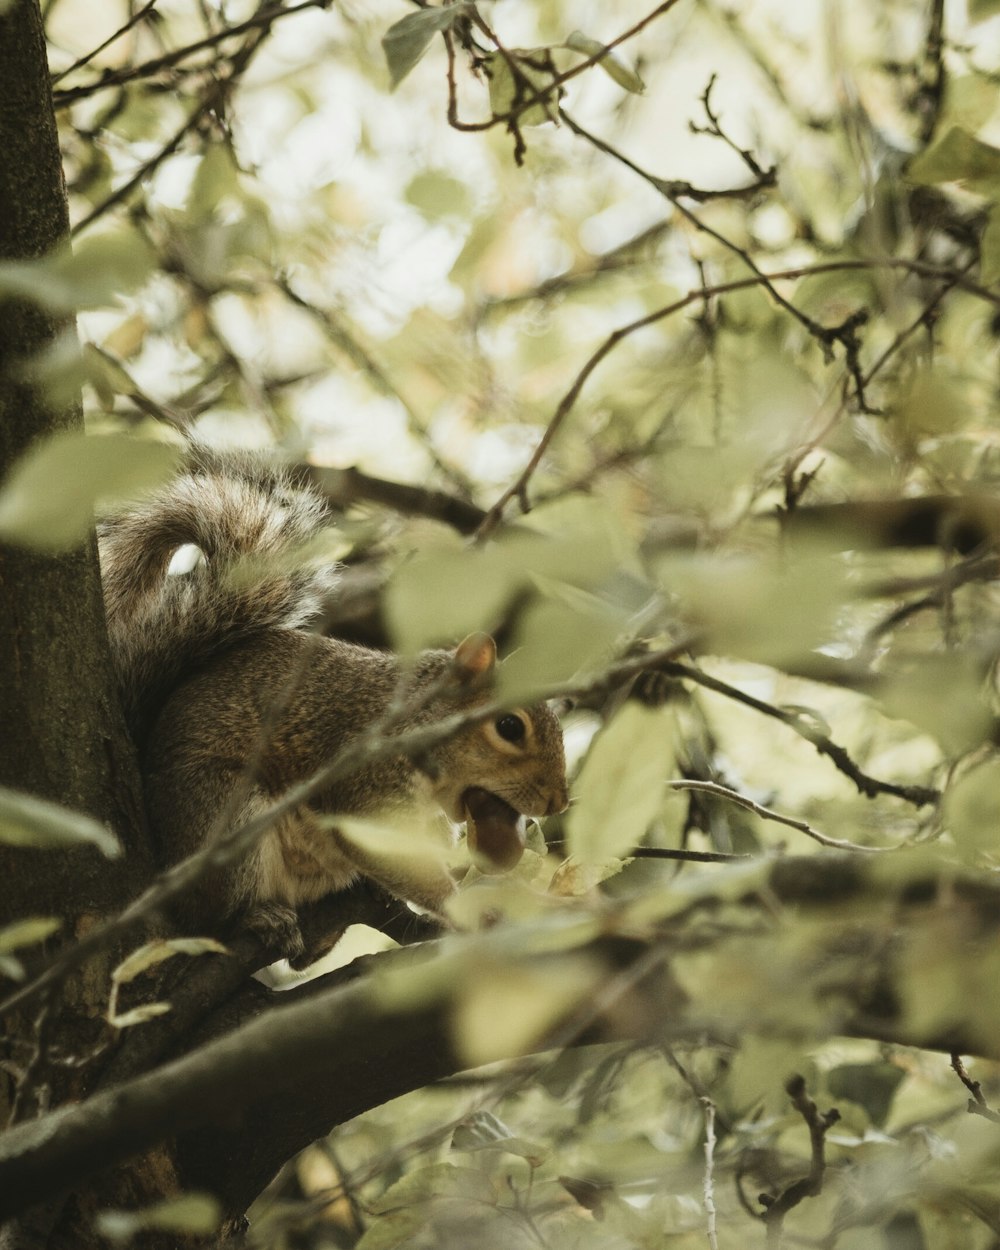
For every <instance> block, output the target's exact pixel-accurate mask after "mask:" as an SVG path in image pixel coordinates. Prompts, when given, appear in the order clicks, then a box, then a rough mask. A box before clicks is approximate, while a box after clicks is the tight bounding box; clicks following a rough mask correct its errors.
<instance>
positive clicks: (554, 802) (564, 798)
mask: <svg viewBox="0 0 1000 1250" xmlns="http://www.w3.org/2000/svg"><path fill="white" fill-rule="evenodd" d="M567 807H569V794H568V793H567V790H566V787H565V786H560V787H559V789H558V790H557V791H556V793H555V794H554V795H553V796H552V798H550V799H549V805H548V807H547V808H546V809H545V815H546V816H555V815H556V813H557V812H564V811H565V810H566V808H567Z"/></svg>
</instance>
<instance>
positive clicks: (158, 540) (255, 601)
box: [98, 448, 337, 739]
mask: <svg viewBox="0 0 1000 1250" xmlns="http://www.w3.org/2000/svg"><path fill="white" fill-rule="evenodd" d="M326 520H327V518H326V509H325V506H324V504H323V501H322V500H321V498H320V497H319V496H318V495H317V494H316V493H314V492H313V491H311V490H309V489H308V488H306V487H302V486H298V485H295V484H294V483H293V482H292V480H291V478H290V477H289V476H288V475H286V474H284V473H282V472H281V471H280V470H276V469H275V468H274V467H273V466H272V465H269V464H265V463H264V462H263V461H262V460H258V459H256V458H255V457H253V456H247V455H241V456H229V455H224V454H223V453H214V452H210V451H208V450H205V449H201V448H195V449H193V450H192V452H191V454H190V456H189V457H188V459H187V462H186V464H185V468H184V470H183V471H182V472H181V474H180V475H179V476H178V477H176V478H175V479H174V480H173V481H172V482H171V483H170V484H169V485H168V486H166V487H163V488H162V489H161V490H159V491H157V492H156V493H155V494H153V495H150V496H148V497H147V498H146V499H144V500H142V501H141V502H139V503H135V504H132V505H130V506H128V507H127V508H126V509H125V510H124V511H122V512H120V513H119V514H117V515H114V516H111V517H109V518H107V519H106V520H104V521H103V522H102V523H101V525H100V526H99V528H98V538H99V544H100V556H101V576H102V581H103V585H104V602H105V608H106V611H107V618H108V632H109V635H110V639H111V649H112V656H113V659H114V663H115V666H116V670H117V674H118V680H119V684H120V686H121V693H122V700H123V703H124V706H125V712H126V716H127V717H128V720H129V725H130V728H131V729H132V732H133V734H135V735H136V737H137V738H140V739H141V737H142V736H143V735H144V732H145V729H146V728H147V727H148V725H149V722H150V720H151V718H152V717H153V716H154V715H155V713H156V712H157V711H158V709H159V707H160V704H161V703H162V701H163V699H164V698H165V697H166V696H167V694H168V693H169V692H170V691H171V690H172V689H174V687H176V685H177V684H178V682H179V681H181V680H183V679H184V677H186V676H187V675H188V674H189V673H192V672H194V671H196V670H197V669H198V668H200V667H202V666H203V665H204V664H205V663H206V661H207V660H209V659H210V658H211V657H212V656H213V655H215V654H217V653H218V652H220V651H221V650H224V649H225V648H227V647H230V646H232V645H234V644H235V643H238V642H241V641H243V640H244V639H247V638H249V637H251V636H252V635H254V634H256V633H259V632H260V631H261V630H264V629H271V628H275V627H285V628H298V627H303V626H307V625H309V624H311V623H312V622H313V621H315V620H316V619H317V618H319V617H320V616H321V615H322V611H323V601H324V598H325V597H326V595H327V594H328V593H329V592H330V590H331V589H332V587H333V585H334V584H335V582H336V577H337V573H336V566H335V565H334V564H333V563H332V562H326V561H324V563H322V564H321V565H319V566H317V565H316V563H315V560H314V561H312V562H310V561H309V560H308V559H305V560H304V559H303V555H304V553H303V551H302V549H303V547H305V546H306V545H307V544H308V543H309V542H310V540H312V539H315V538H316V536H317V535H318V534H319V533H320V531H321V530H322V529H323V528H324V526H325V524H326ZM189 546H190V547H192V548H197V552H195V551H192V552H191V553H190V555H191V556H192V557H193V567H189V571H185V572H175V571H173V570H172V569H171V561H172V560H173V558H174V556H175V555H176V554H177V552H178V550H179V549H180V548H182V547H189ZM190 563H191V562H190V561H189V562H188V564H189V565H190Z"/></svg>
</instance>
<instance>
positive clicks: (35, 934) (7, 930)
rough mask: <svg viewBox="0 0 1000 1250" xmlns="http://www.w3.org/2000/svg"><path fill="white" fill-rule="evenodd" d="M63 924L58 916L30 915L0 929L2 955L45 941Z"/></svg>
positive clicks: (0, 951)
mask: <svg viewBox="0 0 1000 1250" xmlns="http://www.w3.org/2000/svg"><path fill="white" fill-rule="evenodd" d="M61 926H62V921H61V920H60V919H59V917H58V916H28V917H26V918H25V919H24V920H15V921H14V923H13V924H9V925H6V926H5V927H4V928H2V929H0V955H7V954H9V953H10V951H15V950H17V949H18V948H19V947H21V946H34V945H35V943H36V942H44V941H45V939H46V938H47V937H49V936H50V935H51V934H53V933H55V931H56V930H57V929H58V928H60V927H61Z"/></svg>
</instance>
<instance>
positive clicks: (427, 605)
mask: <svg viewBox="0 0 1000 1250" xmlns="http://www.w3.org/2000/svg"><path fill="white" fill-rule="evenodd" d="M616 560H617V556H616V552H615V550H614V547H613V545H612V543H611V541H610V540H609V538H608V535H607V534H606V532H605V531H604V530H603V529H602V528H601V527H591V528H590V529H587V528H583V527H581V528H580V529H579V530H578V531H576V532H573V531H570V532H569V533H567V534H565V536H561V537H556V536H553V535H550V534H542V533H525V532H521V533H518V534H508V535H505V536H504V537H503V538H502V539H500V540H498V541H497V542H495V543H491V544H490V545H489V546H488V547H483V548H472V549H468V548H454V547H449V548H442V549H440V550H437V551H430V552H427V553H421V554H419V555H417V556H414V558H413V559H411V560H410V561H408V562H407V563H406V564H404V565H403V566H402V567H401V568H400V569H398V570H397V572H396V574H395V575H394V577H393V579H392V581H391V582H390V584H389V588H388V591H387V595H386V605H385V610H386V618H387V621H388V625H389V629H390V631H391V633H392V637H393V641H394V643H395V645H396V647H397V648H398V649H399V650H400V651H403V652H407V653H412V652H414V651H418V650H419V649H420V648H421V647H425V646H428V645H429V644H433V643H442V642H446V641H449V640H452V639H459V638H463V637H464V636H465V635H466V634H468V633H471V632H472V631H473V630H476V629H487V630H488V629H492V628H495V626H496V623H497V621H499V620H501V619H502V617H503V615H504V612H505V610H506V609H507V607H508V606H509V605H510V604H511V603H513V602H514V601H515V600H516V599H517V598H519V597H520V596H521V595H523V594H524V593H525V592H529V591H537V587H538V579H539V578H548V579H551V580H552V581H555V582H559V583H561V584H569V585H576V586H582V587H588V586H593V585H596V584H598V583H600V582H601V581H603V580H604V579H605V578H606V577H608V576H609V575H610V573H611V572H612V570H613V569H614V568H615V565H616Z"/></svg>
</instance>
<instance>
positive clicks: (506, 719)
mask: <svg viewBox="0 0 1000 1250" xmlns="http://www.w3.org/2000/svg"><path fill="white" fill-rule="evenodd" d="M493 724H494V728H495V729H496V731H497V733H498V734H499V735H500V737H501V738H503V739H504V740H505V741H506V742H523V741H524V721H523V720H521V718H520V716H515V715H514V714H513V713H512V712H508V714H507V715H506V716H498V717H497V718H496V720H495V721H494V722H493Z"/></svg>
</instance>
